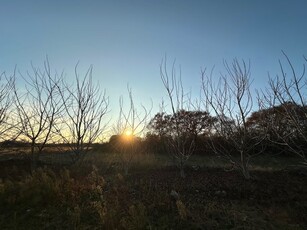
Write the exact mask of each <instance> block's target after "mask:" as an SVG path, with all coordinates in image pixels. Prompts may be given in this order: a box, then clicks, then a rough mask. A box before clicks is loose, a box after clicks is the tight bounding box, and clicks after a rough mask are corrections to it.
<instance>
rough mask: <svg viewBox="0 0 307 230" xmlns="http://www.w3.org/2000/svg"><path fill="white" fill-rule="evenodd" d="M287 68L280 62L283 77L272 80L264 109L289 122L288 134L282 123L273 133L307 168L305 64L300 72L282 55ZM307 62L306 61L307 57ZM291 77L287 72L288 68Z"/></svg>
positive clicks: (279, 76) (306, 80) (284, 121)
mask: <svg viewBox="0 0 307 230" xmlns="http://www.w3.org/2000/svg"><path fill="white" fill-rule="evenodd" d="M282 53H283V55H284V57H285V60H286V65H284V64H283V63H282V62H281V61H280V60H279V66H280V70H281V74H280V75H277V76H276V77H275V78H272V77H270V78H269V89H267V91H266V92H265V93H264V94H263V101H264V106H265V108H267V109H270V110H274V111H275V113H279V114H280V115H281V116H282V119H280V122H283V123H286V124H287V127H288V131H287V132H280V129H279V128H280V127H281V126H283V125H282V124H281V123H280V124H278V125H275V126H274V127H273V128H274V131H275V134H276V135H277V137H278V144H279V145H282V146H284V147H286V148H287V149H288V150H289V151H291V152H293V153H294V154H296V155H297V156H298V157H299V158H300V159H301V163H302V164H303V165H304V166H305V167H307V156H306V145H307V91H306V87H307V78H306V75H305V64H303V68H302V71H301V73H298V72H297V70H296V69H295V67H294V66H293V64H292V62H291V60H290V59H289V57H288V56H287V55H286V53H284V52H282ZM304 61H305V62H307V59H306V57H304ZM287 68H288V70H289V71H290V74H288V73H287V72H286V69H287Z"/></svg>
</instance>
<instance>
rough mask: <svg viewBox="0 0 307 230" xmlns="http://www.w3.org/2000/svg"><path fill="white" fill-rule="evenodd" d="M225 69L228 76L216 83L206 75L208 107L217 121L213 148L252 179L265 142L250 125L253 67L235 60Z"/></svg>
mask: <svg viewBox="0 0 307 230" xmlns="http://www.w3.org/2000/svg"><path fill="white" fill-rule="evenodd" d="M224 66H225V68H226V71H227V74H226V75H223V76H221V77H220V78H219V79H216V80H217V81H216V82H215V81H213V77H212V73H211V74H210V75H207V73H206V70H204V71H203V72H202V88H203V93H204V105H205V107H206V108H207V109H208V110H209V111H210V112H212V113H213V114H214V116H215V117H216V119H217V122H216V123H215V128H214V131H213V133H212V136H211V140H212V145H211V146H212V150H213V151H214V152H215V153H216V154H218V155H219V156H221V157H223V158H225V159H227V160H229V161H230V162H231V163H232V164H233V165H234V166H235V167H237V168H238V169H240V171H241V172H242V174H243V176H244V177H245V178H246V179H249V178H250V171H249V166H250V160H251V158H252V157H253V156H255V155H257V154H259V152H256V153H255V152H254V150H255V146H257V145H258V144H259V143H261V141H262V140H263V137H260V136H258V135H254V134H252V133H251V132H250V129H249V128H248V123H247V122H248V117H249V116H250V114H251V111H252V109H253V97H252V95H251V92H250V84H251V80H250V65H249V64H246V63H245V62H244V61H242V63H240V62H239V61H238V60H237V59H234V60H233V62H232V64H231V65H229V64H228V63H227V62H224ZM217 139H218V140H220V141H216V140H217ZM213 140H214V141H213Z"/></svg>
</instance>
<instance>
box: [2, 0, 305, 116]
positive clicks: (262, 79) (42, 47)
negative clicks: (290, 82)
mask: <svg viewBox="0 0 307 230" xmlns="http://www.w3.org/2000/svg"><path fill="white" fill-rule="evenodd" d="M0 29H1V32H0V33H1V36H0V54H1V56H0V71H1V72H3V71H6V72H7V73H12V72H13V69H14V68H15V66H17V68H18V69H19V70H20V71H21V72H24V71H26V70H29V69H30V68H31V65H30V63H31V62H32V63H33V64H34V65H35V66H42V64H43V61H44V59H45V57H46V55H48V57H49V61H50V64H51V68H52V69H56V70H57V71H59V72H61V71H62V70H64V71H65V72H66V74H67V77H68V78H71V77H73V71H74V66H75V64H76V63H77V62H78V61H79V62H80V64H79V65H80V66H79V67H80V68H79V70H80V73H84V72H85V70H86V68H88V67H89V66H90V65H93V68H94V69H93V77H94V78H95V80H97V81H99V83H100V85H101V87H102V88H103V89H104V88H105V89H106V91H107V95H108V96H109V97H110V103H111V104H110V109H111V110H113V111H116V109H117V107H118V98H119V96H120V95H123V96H124V97H125V95H127V90H126V87H127V84H129V85H130V87H131V88H132V90H133V94H134V97H135V101H136V104H138V103H143V104H144V105H148V104H149V102H150V100H152V101H153V103H154V112H153V113H155V112H156V111H157V108H158V105H159V103H160V102H161V99H162V98H166V93H165V90H164V88H163V86H162V83H161V80H160V73H159V66H160V63H161V60H162V59H163V58H164V57H165V56H166V57H167V59H168V61H169V64H170V65H171V63H172V62H173V60H174V59H176V66H177V67H179V66H181V70H182V78H183V83H184V85H185V87H186V88H187V89H188V90H190V89H191V90H192V91H193V94H195V95H197V94H198V91H199V86H200V77H201V76H200V70H201V68H204V67H208V68H212V67H213V66H214V65H215V66H216V67H215V69H216V74H217V76H219V73H220V72H221V73H223V71H224V69H223V60H226V61H229V62H231V60H232V59H233V58H238V59H244V60H247V61H248V60H250V62H251V73H252V78H253V79H254V86H255V87H257V88H259V87H264V86H265V83H266V81H267V76H268V72H270V74H271V75H273V76H274V75H276V74H277V73H278V72H279V68H278V60H279V59H281V58H283V56H282V53H281V50H284V51H285V52H286V53H287V54H288V55H289V57H290V58H291V59H292V60H293V63H294V65H295V66H296V67H297V68H298V69H301V66H302V64H303V58H302V56H303V55H304V54H305V55H307V1H306V0H257V1H252V0H211V1H207V0H199V1H198V0H191V1H188V0H185V1H184V0H143V1H141V0H125V1H124V0H110V1H104V0H87V1H85V0H83V1H81V0H70V1H69V0H49V1H46V0H27V1H24V0H19V1H18V0H1V1H0Z"/></svg>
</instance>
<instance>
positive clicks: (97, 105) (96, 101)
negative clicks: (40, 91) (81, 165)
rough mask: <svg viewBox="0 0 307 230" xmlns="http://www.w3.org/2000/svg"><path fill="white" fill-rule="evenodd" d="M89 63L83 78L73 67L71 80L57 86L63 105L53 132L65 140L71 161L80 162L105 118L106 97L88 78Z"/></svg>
mask: <svg viewBox="0 0 307 230" xmlns="http://www.w3.org/2000/svg"><path fill="white" fill-rule="evenodd" d="M92 70H93V68H92V66H91V67H90V68H89V69H88V70H87V72H86V73H85V75H84V77H80V76H79V73H78V65H76V66H75V83H74V84H68V83H67V82H65V81H64V82H63V88H62V89H59V92H60V96H61V99H62V101H61V103H62V104H63V107H64V113H63V114H62V118H61V122H60V123H57V124H56V127H55V128H56V129H55V132H56V134H57V135H58V137H60V139H59V140H58V141H59V142H63V143H65V144H66V145H67V146H68V147H69V149H70V153H71V157H72V160H73V162H77V161H81V160H82V159H83V158H84V156H85V155H86V153H87V152H88V151H89V150H90V148H91V145H92V143H94V142H95V141H98V140H99V138H101V137H102V134H103V132H104V131H105V127H106V125H107V121H106V120H105V115H106V113H107V112H108V106H109V100H108V98H107V97H106V93H105V91H103V92H102V91H101V90H100V86H99V85H98V84H96V83H95V82H93V80H92Z"/></svg>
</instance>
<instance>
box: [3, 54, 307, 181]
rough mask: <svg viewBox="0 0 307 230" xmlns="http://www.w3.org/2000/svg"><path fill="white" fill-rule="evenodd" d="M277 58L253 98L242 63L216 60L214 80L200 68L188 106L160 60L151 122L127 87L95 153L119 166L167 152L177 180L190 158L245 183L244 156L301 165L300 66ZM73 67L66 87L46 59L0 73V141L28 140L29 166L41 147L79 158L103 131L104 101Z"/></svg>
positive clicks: (306, 128)
mask: <svg viewBox="0 0 307 230" xmlns="http://www.w3.org/2000/svg"><path fill="white" fill-rule="evenodd" d="M283 55H284V60H285V64H283V63H282V62H281V61H280V70H281V71H280V74H279V75H277V76H276V77H274V78H271V77H269V78H268V84H267V86H266V88H265V89H264V90H263V91H261V90H259V91H257V93H253V92H252V87H251V84H252V79H251V73H250V63H246V62H245V61H239V60H237V59H234V60H233V61H232V62H231V63H228V62H224V67H225V74H219V75H218V76H219V77H216V75H215V74H214V71H213V70H212V71H210V72H209V73H208V71H207V70H206V69H204V70H202V72H201V85H200V87H201V91H202V94H201V97H200V98H199V100H197V101H196V102H194V101H192V96H191V92H189V91H186V90H185V88H184V86H183V84H182V81H181V76H180V74H179V76H178V74H177V72H176V68H175V65H174V64H173V65H172V66H171V67H170V68H169V65H168V64H167V62H166V60H164V61H163V62H162V63H161V66H160V76H161V81H162V83H163V87H164V88H165V90H166V93H167V96H168V100H167V101H164V102H163V103H162V106H161V109H160V110H161V111H160V112H159V113H157V114H155V115H154V117H150V115H149V114H150V111H149V110H150V109H148V108H146V107H142V110H141V111H138V110H137V108H136V106H135V104H134V101H133V97H132V90H131V89H130V88H128V93H129V98H128V99H129V102H128V103H129V106H128V109H127V110H124V109H123V108H124V100H123V98H120V105H119V106H120V112H119V115H118V119H117V121H115V123H114V125H113V126H112V131H111V135H113V136H111V138H110V140H109V142H108V143H106V144H104V145H103V149H104V150H105V151H114V152H118V153H119V154H120V155H121V156H122V160H123V162H126V163H127V162H128V163H129V161H130V160H131V158H132V157H133V155H134V154H137V153H139V152H150V153H152V152H155V153H167V154H170V155H172V157H173V158H174V159H175V160H176V162H177V165H178V167H179V169H180V173H181V176H182V177H184V176H185V174H184V167H185V164H186V162H187V161H188V159H189V157H190V156H191V155H192V154H212V153H213V154H216V155H218V156H220V157H223V158H225V159H227V160H229V161H230V162H231V163H232V164H233V165H234V166H235V167H236V168H238V169H239V170H240V171H241V172H242V174H243V176H244V177H245V178H250V172H249V167H250V161H251V159H252V158H253V157H255V156H257V155H259V154H261V153H264V152H265V153H266V154H268V153H273V154H278V153H283V154H295V155H296V156H298V157H299V158H300V159H301V163H302V164H303V165H305V166H307V160H306V156H305V152H306V146H307V111H306V108H307V107H306V82H307V79H306V76H305V66H304V65H303V70H302V72H301V73H299V74H298V73H297V72H296V69H295V68H294V67H293V65H292V63H291V61H290V59H289V58H288V56H287V55H286V54H284V53H283ZM304 61H305V62H306V61H307V60H306V58H305V57H304ZM77 67H78V66H76V68H75V81H74V82H72V83H71V82H67V80H65V77H64V73H62V74H60V75H59V74H58V73H56V72H55V73H53V72H52V71H51V69H50V66H49V62H48V61H46V62H45V63H44V67H43V68H42V69H40V68H36V67H34V66H32V71H31V72H28V73H27V75H26V76H24V75H22V74H19V75H18V76H16V74H13V76H10V77H7V76H6V75H5V73H2V74H1V79H0V80H1V88H0V107H1V110H0V134H1V138H2V142H3V144H4V143H6V144H9V143H10V142H11V143H13V142H14V141H15V142H16V141H18V143H19V142H20V141H23V142H24V143H29V145H30V149H31V159H32V162H33V164H32V165H33V168H35V167H36V164H37V162H38V161H39V156H40V154H41V153H42V151H43V150H44V148H45V147H46V145H47V144H62V145H63V146H64V144H65V151H69V152H70V153H72V156H73V162H78V161H82V159H83V158H84V156H85V155H86V153H87V152H88V151H89V150H90V149H91V148H92V147H93V144H94V143H97V142H99V140H100V138H101V137H102V135H103V133H104V132H106V130H108V129H109V128H110V127H107V125H106V124H107V119H106V116H105V115H106V113H107V112H108V110H109V102H108V98H107V96H106V94H105V92H103V91H102V90H101V89H100V88H99V86H98V85H97V84H96V83H95V82H93V81H92V67H90V68H89V69H88V71H87V72H86V73H85V75H84V76H82V77H80V74H79V73H78V68H77ZM287 68H288V70H290V71H289V72H290V73H287V71H286V69H287ZM179 73H180V72H179ZM17 78H18V79H23V81H24V82H25V85H24V86H22V87H21V88H18V87H17V86H16V84H15V82H16V79H17ZM165 105H167V106H165ZM125 107H126V106H125ZM127 131H129V132H130V133H129V135H128V134H127V133H126V132H127ZM140 136H142V138H141V137H140ZM16 143H17V142H16ZM3 146H5V145H3ZM128 163H127V164H126V165H127V170H128V165H129V164H128Z"/></svg>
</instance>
